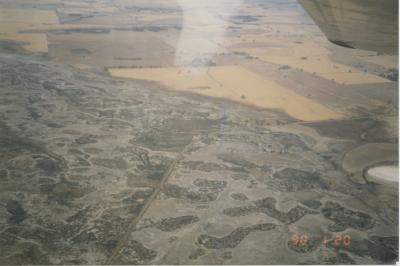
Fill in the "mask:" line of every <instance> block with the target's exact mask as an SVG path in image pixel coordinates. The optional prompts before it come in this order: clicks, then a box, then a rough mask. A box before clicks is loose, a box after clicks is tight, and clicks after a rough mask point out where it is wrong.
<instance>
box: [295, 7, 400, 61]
mask: <svg viewBox="0 0 400 266" xmlns="http://www.w3.org/2000/svg"><path fill="white" fill-rule="evenodd" d="M298 1H299V2H300V4H301V5H302V6H303V7H304V9H305V10H306V11H307V12H308V14H309V15H310V16H311V17H312V18H313V20H314V21H315V23H316V24H317V25H318V26H319V27H320V29H321V30H322V32H323V33H324V34H325V35H326V37H327V38H328V39H329V40H330V41H331V42H333V43H335V44H338V45H341V46H345V47H349V48H357V49H363V50H371V51H376V52H378V53H383V54H398V5H399V3H398V0H298Z"/></svg>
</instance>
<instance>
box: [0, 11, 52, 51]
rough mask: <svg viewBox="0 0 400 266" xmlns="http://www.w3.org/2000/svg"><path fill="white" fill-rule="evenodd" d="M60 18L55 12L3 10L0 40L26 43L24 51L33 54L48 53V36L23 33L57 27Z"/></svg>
mask: <svg viewBox="0 0 400 266" xmlns="http://www.w3.org/2000/svg"><path fill="white" fill-rule="evenodd" d="M56 24H58V18H57V15H56V13H55V12H54V11H44V10H23V9H1V10H0V39H6V40H14V41H18V42H23V43H26V44H24V45H23V47H24V49H26V50H28V51H31V52H41V53H47V52H48V43H47V36H46V34H42V33H21V31H23V30H27V29H28V28H34V27H40V26H48V25H56Z"/></svg>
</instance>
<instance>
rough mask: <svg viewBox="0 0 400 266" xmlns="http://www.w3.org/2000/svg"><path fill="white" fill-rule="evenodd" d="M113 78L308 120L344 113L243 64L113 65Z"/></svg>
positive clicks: (336, 116)
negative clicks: (151, 83) (153, 83)
mask: <svg viewBox="0 0 400 266" xmlns="http://www.w3.org/2000/svg"><path fill="white" fill-rule="evenodd" d="M109 73H110V74H111V75H112V76H113V77H120V78H131V79H143V80H152V81H157V82H160V83H162V84H164V85H166V86H167V87H169V88H170V89H173V90H179V91H193V92H196V93H199V94H202V95H207V96H212V97H217V98H226V99H230V100H233V101H237V102H241V103H245V104H250V105H254V106H257V107H262V108H276V109H281V110H283V111H285V112H286V113H288V114H289V115H290V116H292V117H295V118H297V119H300V120H304V121H317V120H326V119H337V118H340V117H342V115H341V114H339V113H337V112H335V111H333V110H330V109H328V108H326V107H325V106H323V105H321V104H319V103H317V102H314V101H312V100H310V99H308V98H305V97H303V96H301V95H298V94H296V93H294V92H293V91H291V90H289V89H287V88H285V87H283V86H280V85H279V84H277V83H275V82H273V81H270V80H267V79H264V78H263V77H261V76H259V75H257V74H255V73H253V72H250V71H248V70H246V69H245V68H243V67H240V66H217V67H211V68H208V69H205V68H202V69H197V68H185V69H179V68H142V69H131V68H112V69H109Z"/></svg>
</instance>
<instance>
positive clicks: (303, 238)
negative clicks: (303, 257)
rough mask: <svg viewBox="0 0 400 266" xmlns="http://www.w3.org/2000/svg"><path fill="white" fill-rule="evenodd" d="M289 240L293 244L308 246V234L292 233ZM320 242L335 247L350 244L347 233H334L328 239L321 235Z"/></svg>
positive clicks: (349, 237)
mask: <svg viewBox="0 0 400 266" xmlns="http://www.w3.org/2000/svg"><path fill="white" fill-rule="evenodd" d="M291 241H292V245H293V246H297V247H301V246H308V245H309V244H310V236H309V235H307V234H293V235H292V236H291ZM321 244H322V245H325V246H327V245H328V244H332V245H334V246H336V247H339V246H343V247H348V246H350V245H351V236H350V235H348V234H336V235H335V236H334V237H333V238H329V239H328V238H327V237H326V236H323V237H322V242H321Z"/></svg>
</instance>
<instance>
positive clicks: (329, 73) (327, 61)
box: [235, 37, 390, 84]
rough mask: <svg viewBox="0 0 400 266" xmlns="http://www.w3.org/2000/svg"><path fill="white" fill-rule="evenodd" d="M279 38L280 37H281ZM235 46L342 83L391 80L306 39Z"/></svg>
mask: <svg viewBox="0 0 400 266" xmlns="http://www.w3.org/2000/svg"><path fill="white" fill-rule="evenodd" d="M256 38H257V37H256ZM258 38H259V39H260V38H262V37H258ZM262 39H263V38H262ZM277 39H278V40H279V38H277ZM265 41H267V40H265ZM286 41H287V40H286ZM281 43H286V42H284V41H282V42H280V43H277V42H276V40H274V42H273V43H272V42H270V44H275V45H276V46H279V45H281ZM235 50H236V51H241V52H246V53H248V54H250V55H252V56H255V57H258V58H259V59H261V60H263V61H266V62H270V63H274V64H279V65H288V66H290V67H292V68H296V69H301V70H303V71H304V72H307V73H309V74H315V75H318V76H320V77H322V78H325V79H328V80H333V81H335V82H337V83H339V84H366V83H386V82H390V81H389V80H387V79H385V78H382V77H379V76H376V75H373V74H370V73H365V72H362V71H360V70H358V69H356V68H354V67H351V66H346V65H343V64H339V63H336V62H333V60H332V59H331V57H330V51H329V50H328V49H326V48H325V47H323V46H322V45H320V44H318V43H314V42H307V41H302V43H297V44H291V45H290V46H286V47H278V48H275V47H272V48H268V47H254V48H252V47H248V48H236V49H235ZM371 58H377V57H371ZM371 60H373V59H371Z"/></svg>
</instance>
